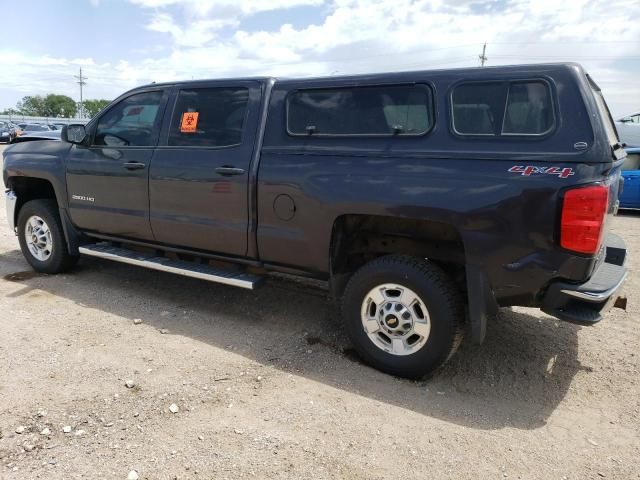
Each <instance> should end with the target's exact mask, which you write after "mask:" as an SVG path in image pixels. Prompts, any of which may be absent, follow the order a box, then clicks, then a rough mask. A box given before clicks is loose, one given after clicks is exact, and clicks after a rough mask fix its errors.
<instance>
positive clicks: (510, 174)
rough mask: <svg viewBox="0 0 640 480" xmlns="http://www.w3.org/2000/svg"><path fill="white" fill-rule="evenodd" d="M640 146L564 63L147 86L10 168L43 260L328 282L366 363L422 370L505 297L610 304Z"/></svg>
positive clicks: (10, 184) (30, 250) (618, 281)
mask: <svg viewBox="0 0 640 480" xmlns="http://www.w3.org/2000/svg"><path fill="white" fill-rule="evenodd" d="M624 157H625V151H624V148H623V145H621V144H620V142H619V140H618V137H617V133H616V130H615V127H614V124H613V122H612V121H611V117H610V115H609V112H608V109H607V106H606V104H605V102H604V99H603V97H602V94H601V92H600V90H599V89H598V87H597V85H596V84H595V83H594V82H593V81H592V80H591V79H590V77H589V76H588V75H587V74H585V72H584V71H583V70H582V68H581V67H580V66H579V65H575V64H557V65H531V66H511V67H495V68H473V69H459V70H439V71H422V72H410V73H390V74H376V75H362V76H350V77H331V78H314V79H299V80H290V79H288V80H279V79H273V78H247V79H230V80H211V81H192V82H179V83H167V84H152V85H146V86H144V87H140V88H136V89H134V90H132V91H129V92H127V93H125V94H124V95H122V96H121V97H120V98H118V99H116V100H115V101H114V102H113V103H112V104H111V105H109V106H108V107H107V108H106V109H105V110H103V111H102V112H101V113H100V114H99V115H97V116H96V117H95V118H94V119H93V120H92V121H91V122H89V124H88V125H86V126H82V125H71V126H69V127H66V128H64V129H63V131H62V139H61V140H60V141H49V140H43V141H34V142H27V143H22V144H18V145H13V146H11V147H9V148H7V150H6V151H5V154H4V171H3V173H4V182H5V185H6V187H7V209H8V220H9V223H10V225H11V228H12V229H13V230H14V231H15V232H16V234H17V235H18V238H19V241H20V246H21V248H22V251H23V253H24V256H25V258H26V259H27V261H28V262H29V263H30V264H31V265H32V266H33V268H35V269H36V270H38V271H40V272H47V273H56V272H60V271H63V270H65V269H68V268H71V267H72V266H73V265H74V263H75V262H76V261H77V259H78V257H79V256H80V255H91V256H95V257H101V258H106V259H110V260H115V261H119V262H125V263H129V264H132V265H139V266H142V267H147V268H152V269H156V270H162V271H167V272H173V273H177V274H181V275H186V276H190V277H196V278H201V279H203V280H209V281H213V282H219V283H224V284H227V285H234V286H237V287H243V288H247V289H253V288H256V287H257V286H258V284H259V283H260V280H261V278H263V277H264V276H265V275H266V274H268V273H269V272H274V271H275V272H285V273H288V274H294V275H300V276H306V277H312V278H315V279H320V280H324V281H327V284H328V288H329V291H330V293H331V295H332V296H333V297H335V298H336V299H339V300H340V301H341V304H342V312H343V322H344V325H345V328H346V330H347V332H348V334H349V335H350V338H351V341H352V342H353V345H354V347H355V348H356V350H357V351H358V353H359V354H360V355H361V357H362V358H363V359H364V360H365V361H367V362H369V363H370V364H371V365H373V366H375V367H377V368H379V369H381V370H384V371H386V372H389V373H392V374H395V375H402V376H407V377H420V376H422V375H424V374H425V373H427V372H430V371H432V370H433V369H435V368H436V367H438V366H439V365H441V364H443V363H444V362H445V361H446V360H447V359H448V358H449V357H450V356H451V355H452V354H453V353H454V352H455V350H456V348H457V346H458V345H459V344H460V342H461V340H462V337H463V334H464V333H465V332H466V333H467V334H468V336H469V338H470V339H471V340H472V341H474V342H482V340H483V338H484V335H485V328H486V323H487V321H490V320H488V319H490V318H491V315H492V314H493V313H494V312H495V311H496V309H497V308H498V307H503V306H510V305H523V306H530V307H538V308H541V309H542V310H544V311H545V312H547V313H549V314H550V315H553V316H555V317H558V318H560V319H562V320H566V321H569V322H574V323H578V324H581V325H592V324H595V323H597V322H598V321H600V320H601V318H602V315H603V314H604V313H605V312H606V310H607V309H608V308H609V307H610V306H611V303H612V301H613V300H615V298H616V292H617V291H618V289H619V288H620V286H621V285H622V283H623V281H624V278H625V276H626V268H625V266H624V265H625V257H626V248H625V245H624V243H623V242H622V240H621V239H620V238H619V237H617V236H615V235H613V234H610V233H608V232H607V224H608V218H609V215H612V214H614V213H615V211H616V208H617V198H618V192H619V189H620V188H621V185H622V181H621V177H620V169H621V165H622V163H623V162H624Z"/></svg>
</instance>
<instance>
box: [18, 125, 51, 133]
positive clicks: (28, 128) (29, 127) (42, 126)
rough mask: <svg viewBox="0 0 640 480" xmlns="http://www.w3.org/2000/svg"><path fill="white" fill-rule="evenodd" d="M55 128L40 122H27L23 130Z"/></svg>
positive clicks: (25, 131) (34, 130)
mask: <svg viewBox="0 0 640 480" xmlns="http://www.w3.org/2000/svg"><path fill="white" fill-rule="evenodd" d="M51 130H53V129H52V128H51V127H49V125H42V124H40V123H25V124H24V127H23V128H22V131H23V132H24V133H27V132H50V131H51Z"/></svg>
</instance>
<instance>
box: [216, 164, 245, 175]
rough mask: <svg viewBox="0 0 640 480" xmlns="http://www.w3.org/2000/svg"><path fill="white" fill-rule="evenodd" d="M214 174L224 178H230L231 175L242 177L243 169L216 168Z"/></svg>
mask: <svg viewBox="0 0 640 480" xmlns="http://www.w3.org/2000/svg"><path fill="white" fill-rule="evenodd" d="M216 173H217V174H218V175H223V176H225V177H228V176H231V175H244V169H243V168H236V167H226V166H225V167H218V168H216Z"/></svg>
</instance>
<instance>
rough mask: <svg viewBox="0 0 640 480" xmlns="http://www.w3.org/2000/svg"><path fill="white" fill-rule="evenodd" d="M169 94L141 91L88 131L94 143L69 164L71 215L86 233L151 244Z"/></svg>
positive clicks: (77, 148)
mask: <svg viewBox="0 0 640 480" xmlns="http://www.w3.org/2000/svg"><path fill="white" fill-rule="evenodd" d="M167 97H168V92H167V91H166V90H164V89H160V88H157V89H149V90H146V91H138V92H136V93H133V94H131V95H129V96H127V97H125V98H123V99H121V100H120V101H119V102H118V103H116V104H114V105H113V106H111V107H110V108H109V109H108V110H106V111H105V112H104V113H102V115H101V116H100V117H99V118H98V119H97V120H96V121H94V122H92V124H91V126H90V127H89V130H90V136H91V140H90V145H88V146H85V145H73V147H71V150H70V152H69V158H68V160H67V172H66V175H67V191H68V195H69V199H68V200H69V212H70V215H71V219H72V221H73V223H74V224H75V225H76V226H78V227H80V228H81V229H83V230H89V231H94V232H98V233H103V234H108V235H114V236H119V237H128V238H133V239H142V240H152V239H153V235H152V233H151V226H150V224H149V189H148V175H149V166H150V164H151V158H152V157H153V153H154V150H155V147H156V144H157V141H158V135H159V130H160V128H159V127H160V124H161V123H162V113H163V111H164V107H165V105H166V101H167Z"/></svg>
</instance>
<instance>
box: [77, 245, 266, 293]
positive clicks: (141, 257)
mask: <svg viewBox="0 0 640 480" xmlns="http://www.w3.org/2000/svg"><path fill="white" fill-rule="evenodd" d="M80 253H81V254H83V255H89V256H92V257H98V258H105V259H107V260H114V261H116V262H122V263H128V264H129V265H136V266H139V267H145V268H150V269H152V270H160V271H162V272H169V273H177V274H178V275H183V276H185V277H193V278H199V279H200V280H207V281H209V282H215V283H224V284H225V285H232V286H234V287H240V288H246V289H249V290H253V289H255V288H256V287H257V286H258V285H259V284H260V282H261V280H262V279H261V278H260V277H257V276H255V275H249V274H247V273H236V272H227V271H224V270H220V269H217V268H214V267H212V266H210V265H205V264H200V263H192V262H185V261H182V260H173V259H171V258H166V257H158V256H156V255H154V254H152V253H149V254H146V253H140V252H135V251H133V250H127V249H126V248H118V247H114V246H112V245H111V244H109V243H107V242H102V243H96V244H90V245H83V246H81V247H80Z"/></svg>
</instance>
